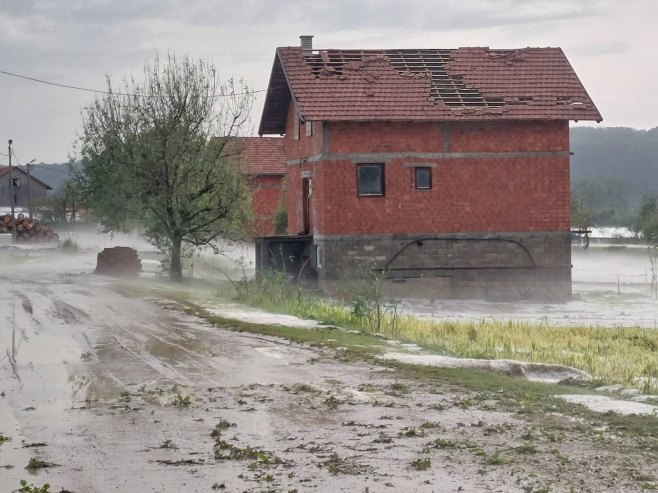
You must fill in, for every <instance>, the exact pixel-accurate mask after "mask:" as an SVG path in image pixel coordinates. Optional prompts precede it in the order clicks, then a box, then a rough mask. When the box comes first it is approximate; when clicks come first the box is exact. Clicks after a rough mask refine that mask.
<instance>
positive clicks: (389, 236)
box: [313, 231, 570, 241]
mask: <svg viewBox="0 0 658 493" xmlns="http://www.w3.org/2000/svg"><path fill="white" fill-rule="evenodd" d="M563 235H565V236H569V235H570V232H569V231H488V232H472V233H471V232H468V233H465V232H460V233H456V232H455V233H450V232H445V233H380V234H358V233H351V234H350V233H346V234H334V235H323V234H315V235H313V238H314V240H315V241H317V240H320V241H322V240H327V241H332V240H361V241H366V240H371V241H376V240H393V241H395V240H400V241H411V240H413V239H414V238H419V239H420V238H427V237H431V238H437V239H441V238H464V239H467V238H482V239H487V238H491V239H497V238H513V239H518V238H519V237H523V238H541V237H543V236H544V237H545V236H563Z"/></svg>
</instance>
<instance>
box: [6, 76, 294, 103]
mask: <svg viewBox="0 0 658 493" xmlns="http://www.w3.org/2000/svg"><path fill="white" fill-rule="evenodd" d="M0 74H4V75H8V76H10V77H17V78H19V79H25V80H30V81H32V82H37V83H39V84H46V85H49V86H55V87H61V88H64V89H73V90H75V91H85V92H92V93H96V94H107V95H109V96H139V97H146V96H147V95H145V94H131V93H127V92H110V91H103V90H100V89H90V88H88V87H82V86H73V85H69V84H60V83H59V82H51V81H48V80H43V79H37V78H36V77H30V76H27V75H21V74H16V73H13V72H7V71H6V70H0ZM285 87H288V86H281V87H272V88H271V90H275V89H283V88H285ZM267 91H268V89H257V90H253V91H246V92H236V93H231V94H213V97H214V98H222V97H230V96H245V95H247V94H254V93H257V92H267Z"/></svg>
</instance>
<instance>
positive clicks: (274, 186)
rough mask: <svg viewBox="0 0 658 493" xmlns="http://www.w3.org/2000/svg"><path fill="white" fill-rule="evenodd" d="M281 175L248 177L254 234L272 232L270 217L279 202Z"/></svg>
mask: <svg viewBox="0 0 658 493" xmlns="http://www.w3.org/2000/svg"><path fill="white" fill-rule="evenodd" d="M282 181H283V176H264V175H258V176H253V177H251V178H250V186H251V193H252V199H251V204H252V210H253V213H254V224H253V230H254V231H253V234H254V236H267V235H272V234H274V225H273V224H272V218H273V216H274V213H275V212H276V211H277V209H278V208H279V204H280V203H281V188H282Z"/></svg>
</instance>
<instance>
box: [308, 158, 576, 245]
mask: <svg viewBox="0 0 658 493" xmlns="http://www.w3.org/2000/svg"><path fill="white" fill-rule="evenodd" d="M410 162H413V161H412V160H399V159H396V160H392V161H389V162H387V163H386V165H385V180H386V193H385V196H383V197H357V193H356V171H355V164H354V163H352V162H348V161H332V162H324V163H322V164H321V165H318V166H317V167H316V169H315V177H314V189H315V190H317V189H318V188H320V187H321V186H323V185H324V188H323V194H322V195H320V194H319V193H318V194H316V195H315V197H314V204H315V206H316V211H317V218H316V221H315V231H314V232H315V233H316V234H325V235H330V234H354V233H364V234H375V233H450V232H489V231H491V232H502V231H519V232H521V231H566V230H568V229H569V159H568V158H567V157H561V158H533V159H520V158H515V159H498V160H486V159H477V160H475V159H450V160H443V161H439V162H437V166H436V167H435V168H432V189H431V190H415V189H414V185H413V168H409V167H404V166H403V163H410ZM422 163H423V164H425V163H427V160H422Z"/></svg>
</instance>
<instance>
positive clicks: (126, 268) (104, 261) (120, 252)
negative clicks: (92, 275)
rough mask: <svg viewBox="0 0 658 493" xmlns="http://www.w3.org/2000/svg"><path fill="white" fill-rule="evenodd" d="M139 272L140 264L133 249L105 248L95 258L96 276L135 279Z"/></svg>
mask: <svg viewBox="0 0 658 493" xmlns="http://www.w3.org/2000/svg"><path fill="white" fill-rule="evenodd" d="M141 270H142V262H141V261H140V260H139V257H138V256H137V250H134V249H133V248H128V247H114V248H106V249H104V250H103V251H102V252H100V253H99V254H98V256H97V257H96V274H103V275H105V276H119V277H137V276H139V273H140V272H141Z"/></svg>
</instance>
